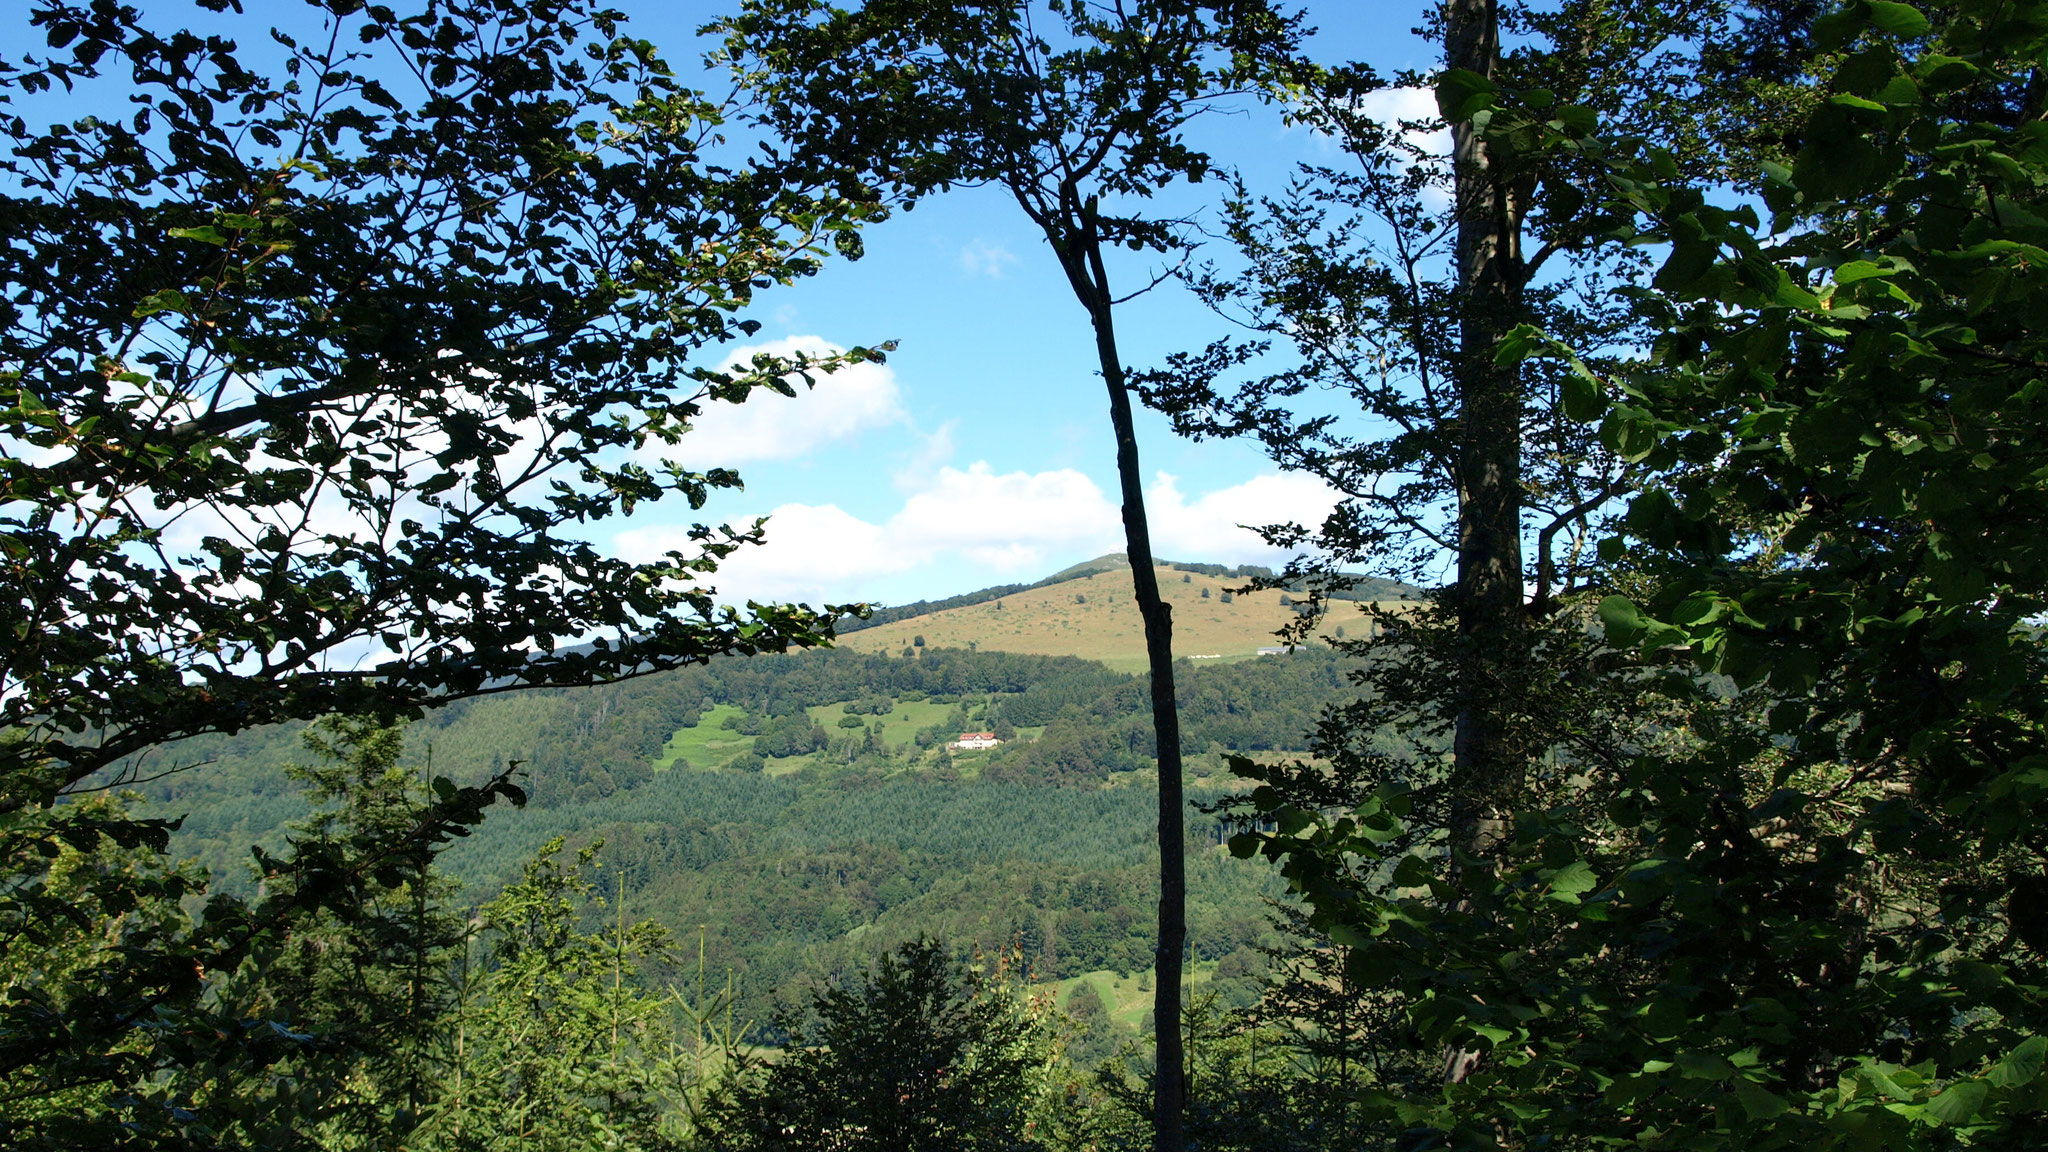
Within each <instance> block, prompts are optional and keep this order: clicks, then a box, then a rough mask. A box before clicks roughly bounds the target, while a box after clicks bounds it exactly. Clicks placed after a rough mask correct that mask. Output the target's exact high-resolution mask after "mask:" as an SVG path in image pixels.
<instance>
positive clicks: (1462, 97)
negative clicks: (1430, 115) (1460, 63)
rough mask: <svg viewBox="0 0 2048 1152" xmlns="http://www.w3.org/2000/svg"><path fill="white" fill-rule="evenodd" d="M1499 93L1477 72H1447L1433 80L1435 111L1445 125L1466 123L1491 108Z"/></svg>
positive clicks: (1455, 69)
mask: <svg viewBox="0 0 2048 1152" xmlns="http://www.w3.org/2000/svg"><path fill="white" fill-rule="evenodd" d="M1499 91H1500V90H1499V89H1498V88H1496V87H1494V83H1493V81H1491V80H1488V79H1487V78H1486V77H1484V76H1481V75H1480V74H1479V73H1477V72H1473V71H1471V70H1470V69H1466V68H1451V69H1447V70H1445V72H1444V74H1443V75H1441V76H1438V77H1437V79H1436V107H1437V111H1438V113H1439V114H1441V115H1442V116H1443V118H1444V120H1445V121H1447V122H1449V123H1452V124H1457V123H1459V122H1461V121H1465V120H1470V119H1471V118H1472V117H1473V116H1474V115H1475V114H1476V113H1478V112H1479V111H1480V110H1481V109H1484V108H1489V107H1492V105H1493V103H1494V99H1495V97H1496V96H1497V95H1498V94H1499Z"/></svg>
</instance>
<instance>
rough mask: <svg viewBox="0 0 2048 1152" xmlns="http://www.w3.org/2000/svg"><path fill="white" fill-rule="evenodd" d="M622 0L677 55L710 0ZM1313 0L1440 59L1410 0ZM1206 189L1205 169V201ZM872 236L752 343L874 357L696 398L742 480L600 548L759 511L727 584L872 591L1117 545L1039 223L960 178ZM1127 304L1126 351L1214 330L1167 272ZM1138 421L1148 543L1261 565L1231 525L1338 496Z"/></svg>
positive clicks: (714, 455)
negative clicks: (802, 382) (757, 389)
mask: <svg viewBox="0 0 2048 1152" xmlns="http://www.w3.org/2000/svg"><path fill="white" fill-rule="evenodd" d="M619 7H620V8H621V9H622V10H624V11H626V12H627V13H628V14H629V16H631V17H632V24H631V26H630V28H629V31H631V32H633V33H634V34H637V35H641V36H644V37H647V38H649V39H651V40H653V41H655V43H657V44H658V45H660V46H661V48H662V50H663V52H664V54H665V55H667V56H669V57H670V58H671V59H672V60H675V61H677V62H678V63H680V62H681V61H682V60H684V59H688V58H691V57H694V56H695V55H696V52H695V50H694V49H693V47H692V45H693V41H694V38H693V36H692V35H691V32H692V30H693V29H694V27H696V26H697V25H698V24H700V23H702V22H703V20H704V19H706V18H708V16H709V15H710V14H711V13H714V12H715V11H716V10H717V6H716V5H712V4H691V5H680V6H678V5H664V4H658V3H649V2H646V0H640V2H634V0H620V2H619ZM1311 7H1312V9H1313V13H1312V20H1313V21H1314V22H1316V23H1318V24H1320V25H1322V26H1323V29H1324V31H1323V33H1322V34H1321V35H1320V36H1319V37H1318V40H1317V41H1316V44H1315V47H1316V50H1317V52H1318V54H1319V55H1321V56H1322V57H1323V58H1325V59H1340V58H1342V59H1364V60H1368V61H1370V62H1372V63H1374V64H1376V65H1379V66H1381V67H1382V68H1387V69H1395V68H1400V67H1428V66H1429V65H1430V63H1431V61H1432V55H1431V51H1430V48H1429V46H1428V45H1427V44H1424V43H1422V42H1421V41H1419V40H1417V39H1416V38H1415V37H1414V36H1412V35H1411V33H1410V29H1411V28H1412V26H1413V25H1415V24H1416V23H1418V22H1419V20H1420V17H1421V9H1420V6H1419V5H1416V4H1386V3H1378V2H1373V3H1355V4H1332V3H1323V4H1316V5H1312V6H1311ZM1416 95H1417V96H1420V94H1416ZM1424 104H1425V106H1426V104H1427V101H1426V98H1425V99H1424ZM1410 114H1411V115H1413V114H1420V113H1419V112H1414V111H1411V112H1410ZM1211 131H1212V132H1213V133H1214V134H1215V137H1216V140H1217V148H1218V154H1219V157H1220V158H1221V159H1223V160H1225V161H1226V162H1228V163H1233V164H1236V165H1239V166H1243V167H1246V168H1249V169H1257V170H1260V171H1265V172H1276V171H1281V170H1283V169H1285V168H1288V167H1291V166H1292V164H1294V163H1295V162H1296V161H1298V160H1305V159H1308V160H1313V159H1327V158H1328V150H1327V146H1325V145H1323V144H1322V143H1321V142H1320V141H1318V140H1316V139H1315V138H1314V137H1313V136H1312V135H1311V134H1309V133H1307V132H1306V131H1303V130H1301V129H1297V128H1289V127H1287V126H1285V125H1283V124H1282V123H1281V122H1280V118H1279V116H1278V115H1277V113H1275V112H1274V111H1272V110H1270V109H1265V110H1261V109H1250V110H1248V111H1247V113H1246V114H1245V115H1243V116H1241V117H1232V118H1230V119H1229V120H1228V121H1223V122H1220V123H1218V124H1216V125H1215V126H1214V127H1212V129H1211ZM1212 191H1220V189H1217V187H1216V186H1215V185H1214V184H1211V185H1207V186H1204V188H1203V189H1198V190H1197V192H1198V193H1199V194H1200V195H1201V196H1202V197H1203V198H1204V199H1206V197H1207V195H1208V194H1209V193H1210V192H1212ZM865 239H866V247H867V256H866V257H865V258H864V259H863V260H861V261H859V262H857V263H845V262H841V263H837V264H834V265H833V266H831V267H829V268H828V269H827V270H826V271H825V272H824V273H823V274H822V275H820V276H818V277H817V278H815V279H814V280H812V281H810V282H808V283H806V284H803V285H801V286H799V287H796V288H794V289H780V290H777V291H774V292H771V293H768V294H766V295H764V296H763V297H762V298H761V301H760V306H759V309H758V311H757V312H756V313H755V316H756V318H758V319H760V320H761V321H763V324H764V327H763V329H762V331H761V333H760V339H759V341H758V343H759V344H760V345H766V346H769V347H771V348H773V349H775V350H789V349H794V348H804V349H807V350H813V351H815V350H818V349H819V348H821V347H825V346H833V347H844V346H847V345H851V344H857V343H858V344H873V343H877V342H880V341H883V340H895V341H898V344H899V347H898V350H897V352H896V353H895V354H894V355H892V356H891V357H890V359H889V362H888V364H887V365H886V366H882V367H863V368H860V369H857V370H853V371H850V372H847V373H842V374H840V375H838V376H834V377H828V378H825V379H824V380H823V382H822V383H821V384H820V386H819V388H818V389H817V390H816V391H815V392H813V393H811V394H808V395H804V396H801V397H799V398H797V399H794V400H788V399H782V398H779V397H773V396H765V397H762V398H758V399H756V400H753V401H750V402H749V403H748V404H746V405H744V406H739V407H736V408H732V409H729V410H726V411H721V412H714V413H711V414H709V415H708V416H707V417H706V418H705V419H704V421H702V423H701V425H700V427H699V429H698V430H697V431H696V432H695V433H693V435H692V437H691V438H690V440H689V441H686V443H685V452H684V455H685V457H686V458H687V459H688V460H689V461H690V462H692V463H701V464H707V465H708V464H714V463H721V464H727V465H731V466H735V467H737V468H738V469H739V470H740V472H741V474H742V475H743V476H744V477H745V479H746V489H745V491H744V492H739V493H727V494H722V495H721V496H719V497H717V498H716V499H715V501H714V503H712V504H711V505H709V506H708V507H707V508H706V509H705V510H704V511H703V512H702V513H699V514H696V515H691V514H690V513H689V511H688V509H686V508H674V509H670V508H667V507H665V506H657V507H656V508H654V509H651V510H643V511H642V512H641V513H639V514H637V515H636V516H635V517H633V518H632V519H631V520H629V521H623V522H618V523H616V525H615V531H613V533H612V534H611V541H610V543H611V546H612V547H613V548H614V549H616V550H617V551H618V552H619V553H620V554H623V555H627V556H633V557H636V558H637V557H649V558H651V557H652V556H655V555H658V554H660V553H661V552H663V551H665V550H666V549H667V548H668V547H671V546H679V544H680V540H681V536H682V533H683V532H684V531H685V530H686V529H687V527H688V523H689V522H690V521H691V520H693V519H700V518H708V519H711V520H714V521H716V520H726V521H729V522H744V521H747V520H750V519H751V518H752V517H754V516H757V515H767V516H769V517H770V521H769V527H768V532H769V541H770V542H769V544H768V545H767V546H765V547H763V548H760V549H754V550H750V551H749V552H748V553H746V554H743V555H742V556H739V557H735V558H734V559H733V560H730V561H728V562H727V564H726V566H725V569H724V571H722V572H721V573H720V577H719V580H718V583H719V587H720V592H721V598H735V599H744V598H761V599H766V598H777V599H799V600H807V601H811V602H819V601H835V602H837V601H849V600H870V601H875V602H881V603H900V602H903V601H907V600H914V599H918V598H923V597H935V596H944V595H949V594H952V593H957V592H962V591H966V590H970V589H973V588H979V587H983V586H986V585H989V584H994V583H1004V582H1010V581H1029V580H1035V579H1038V578H1039V577H1041V576H1044V575H1047V574H1049V573H1051V572H1053V571H1055V570H1057V569H1059V568H1061V567H1064V566H1066V565H1068V564H1071V563H1074V562H1077V561H1079V560H1084V559H1087V558H1089V557H1092V556H1096V555H1100V554H1102V553H1104V552H1108V551H1114V550H1118V549H1120V548H1121V547H1122V536H1121V525H1120V522H1119V520H1118V501H1117V498H1116V475H1115V467H1114V459H1113V444H1112V441H1111V436H1110V432H1109V424H1108V415H1107V406H1106V399H1105V394H1104V391H1103V386H1102V382H1101V379H1100V377H1099V376H1098V375H1097V372H1096V368H1095V359H1094V351H1093V344H1092V339H1093V338H1092V334H1091V332H1090V329H1089V327H1088V324H1087V319H1086V316H1085V314H1084V313H1083V312H1082V311H1081V309H1080V306H1079V305H1078V304H1077V303H1075V301H1074V299H1073V297H1072V295H1071V293H1070V292H1069V290H1068V289H1067V286H1066V284H1065V281H1064V279H1063V278H1062V277H1061V276H1060V274H1059V272H1058V269H1057V267H1056V265H1055V264H1054V262H1053V260H1052V257H1051V254H1050V252H1049V251H1048V250H1047V248H1046V245H1045V243H1044V241H1043V240H1042V239H1041V238H1040V237H1039V236H1038V235H1037V233H1036V231H1035V230H1034V229H1033V228H1032V227H1031V225H1030V224H1029V222H1028V221H1026V220H1025V219H1024V218H1023V217H1022V215H1021V214H1020V213H1019V212H1018V211H1017V210H1016V209H1015V207H1014V205H1013V204H1011V203H1010V202H1009V201H1008V200H1007V198H1006V197H1005V196H1003V195H1002V194H1000V193H998V192H996V191H993V190H989V189H971V190H965V191H959V192H954V193H949V194H946V195H943V196H938V197H933V198H931V199H928V200H926V201H924V202H923V203H921V204H920V205H919V206H918V207H917V209H916V210H915V211H913V212H910V213H907V214H899V215H898V216H897V217H896V218H895V219H893V220H891V221H889V222H887V223H885V224H882V225H880V226H877V227H875V228H873V229H871V230H870V231H869V232H868V233H867V235H866V237H865ZM1218 255H1219V256H1220V255H1221V254H1220V253H1219V254H1218ZM1155 266H1156V260H1155V261H1154V262H1152V263H1147V262H1145V261H1142V260H1137V259H1133V260H1132V261H1130V262H1128V263H1126V265H1125V266H1124V267H1122V268H1121V269H1113V275H1117V276H1118V277H1119V278H1120V280H1121V281H1122V282H1123V283H1126V284H1137V283H1140V282H1142V279H1141V278H1142V277H1144V276H1145V274H1146V273H1147V272H1149V271H1150V270H1151V269H1152V268H1153V267H1155ZM1118 323H1119V329H1120V336H1121V338H1122V343H1123V349H1124V358H1125V360H1126V362H1127V363H1129V364H1133V365H1138V366H1143V365H1147V364H1152V363H1156V362H1158V361H1159V360H1160V359H1161V358H1163V357H1164V356H1165V355H1166V354H1167V353H1168V352H1171V351H1174V350H1177V349H1194V348H1199V347H1201V346H1202V345H1204V344H1206V343H1208V342H1209V341H1210V340H1212V339H1214V338H1216V337H1218V336H1220V335H1224V334H1226V333H1227V331H1228V328H1227V326H1226V325H1225V324H1224V323H1223V322H1222V321H1220V320H1219V319H1218V318H1216V317H1215V316H1213V315H1211V314H1209V313H1208V312H1207V311H1206V310H1205V309H1203V308H1202V307H1201V306H1200V305H1199V304H1197V303H1195V302H1194V301H1193V300H1192V299H1191V298H1190V297H1188V295H1187V294H1186V293H1185V292H1184V291H1182V290H1180V289H1178V288H1177V287H1173V286H1170V285H1169V286H1167V287H1162V288H1161V289H1159V290H1158V291H1156V292H1154V293H1152V294H1151V295H1150V296H1148V297H1146V298H1143V299H1141V300H1139V301H1136V302H1134V303H1132V304H1129V305H1126V306H1125V307H1124V308H1123V310H1122V312H1121V313H1120V315H1119V320H1118ZM1139 442H1140V452H1141V454H1142V458H1143V462H1144V469H1145V473H1146V487H1147V490H1148V504H1149V505H1150V510H1151V514H1152V519H1153V525H1154V528H1153V531H1154V539H1155V545H1154V547H1155V551H1156V552H1157V553H1158V554H1159V555H1161V556H1162V557H1166V558H1171V559H1187V560H1205V561H1215V562H1229V563H1236V562H1246V561H1251V562H1260V563H1272V562H1275V561H1276V560H1279V559H1283V558H1284V556H1283V554H1281V553H1278V552H1276V551H1274V550H1273V549H1271V548H1269V547H1268V546H1266V545H1265V544H1264V543H1263V542H1262V541H1260V540H1259V539H1258V538H1257V537H1256V536H1254V535H1253V534H1252V533H1250V532H1248V531H1246V530H1245V529H1243V528H1240V527H1238V525H1240V524H1245V523H1264V522H1270V521H1272V520H1276V519H1287V518H1310V517H1319V516H1320V514H1321V513H1322V512H1323V511H1324V510H1326V509H1327V508H1328V506H1329V503H1330V499H1331V497H1330V496H1329V494H1328V493H1327V492H1326V491H1325V490H1323V489H1322V488H1321V487H1320V485H1318V484H1316V483H1315V482H1313V481H1311V480H1309V479H1307V478H1305V477H1300V476H1288V475H1282V474H1280V473H1279V472H1278V471H1277V470H1276V469H1275V468H1274V467H1273V466H1272V465H1271V464H1270V463H1269V462H1268V461H1267V460H1266V459H1265V457H1264V455H1263V454H1262V453H1261V452H1260V451H1259V450H1258V449H1257V448H1256V447H1254V446H1251V445H1246V444H1238V443H1214V442H1211V443H1203V444H1194V443H1189V442H1187V441H1183V440H1180V439H1178V438H1176V437H1175V436H1174V435H1173V434H1172V432H1171V430H1170V429H1169V428H1168V427H1167V426H1166V423H1165V421H1164V420H1163V419H1161V418H1158V417H1155V416H1152V415H1151V414H1149V413H1146V414H1144V415H1142V416H1141V419H1140V427H1139Z"/></svg>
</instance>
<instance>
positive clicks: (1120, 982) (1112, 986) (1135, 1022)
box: [1052, 964, 1215, 1035]
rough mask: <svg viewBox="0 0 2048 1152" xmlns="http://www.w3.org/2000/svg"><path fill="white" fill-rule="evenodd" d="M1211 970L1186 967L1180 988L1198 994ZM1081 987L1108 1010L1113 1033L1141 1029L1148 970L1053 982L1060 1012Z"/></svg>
mask: <svg viewBox="0 0 2048 1152" xmlns="http://www.w3.org/2000/svg"><path fill="white" fill-rule="evenodd" d="M1214 969H1215V965H1214V964H1190V965H1188V966H1187V968H1186V969H1185V970H1184V971H1182V973H1181V987H1182V988H1184V989H1188V990H1199V989H1200V987H1201V985H1203V984H1205V983H1207V982H1208V980H1209V976H1210V973H1211V972H1212V971H1213V970H1214ZM1083 985H1086V986H1088V987H1091V988H1093V989H1095V994H1096V995H1097V996H1100V997H1101V998H1102V1006H1103V1007H1104V1008H1106V1009H1108V1010H1109V1020H1110V1023H1111V1024H1113V1025H1115V1026H1116V1029H1117V1031H1119V1032H1122V1033H1126V1034H1129V1035H1136V1034H1137V1033H1139V1032H1140V1031H1142V1030H1143V1029H1144V1025H1145V1016H1146V1014H1147V1013H1149V1012H1151V1011H1152V973H1151V971H1150V970H1145V971H1140V972H1133V973H1131V974H1129V975H1128V976H1127V975H1125V974H1123V973H1121V972H1111V971H1108V970H1107V969H1105V970H1103V971H1099V972H1084V973H1082V974H1081V975H1079V976H1070V977H1068V978H1067V979H1065V980H1059V981H1055V982H1054V983H1053V985H1052V987H1053V989H1054V1001H1053V1002H1054V1003H1055V1004H1057V1005H1058V1006H1059V1009H1060V1011H1062V1012H1064V1011H1066V1010H1067V1005H1068V1004H1069V1003H1070V1002H1071V1001H1072V1000H1073V998H1074V994H1075V993H1076V992H1079V991H1080V990H1081V988H1082V986H1083Z"/></svg>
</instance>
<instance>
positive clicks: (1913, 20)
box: [1870, 0, 1932, 37]
mask: <svg viewBox="0 0 2048 1152" xmlns="http://www.w3.org/2000/svg"><path fill="white" fill-rule="evenodd" d="M1870 25H1871V27H1873V28H1876V29H1877V30H1878V31H1880V32H1883V33H1886V34H1887V35H1891V36H1899V37H1914V36H1925V35H1927V31H1928V29H1929V28H1930V27H1932V25H1930V24H1929V23H1928V21H1927V17H1926V15H1925V14H1924V13H1922V12H1921V11H1920V10H1919V9H1918V8H1915V7H1913V6H1912V5H1910V4H1900V3H1897V2H1896V0H1870Z"/></svg>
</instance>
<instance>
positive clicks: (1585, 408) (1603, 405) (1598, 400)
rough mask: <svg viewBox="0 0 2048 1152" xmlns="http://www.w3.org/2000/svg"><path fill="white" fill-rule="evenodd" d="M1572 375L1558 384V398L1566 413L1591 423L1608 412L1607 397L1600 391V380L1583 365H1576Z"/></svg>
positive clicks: (1582, 421) (1574, 418) (1583, 422)
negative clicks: (1584, 369)
mask: <svg viewBox="0 0 2048 1152" xmlns="http://www.w3.org/2000/svg"><path fill="white" fill-rule="evenodd" d="M1574 369H1575V370H1574V371H1573V372H1572V374H1571V375H1569V376H1566V377H1565V378H1564V380H1563V381H1562V382H1561V383H1560V384H1559V385H1558V400H1559V401H1560V403H1561V404H1562V406H1563V408H1564V414H1565V415H1566V416H1568V417H1570V418H1571V419H1573V420H1577V421H1579V422H1580V423H1582V424H1591V423H1592V422H1593V421H1595V420H1598V419H1599V418H1600V417H1601V416H1603V415H1606V413H1607V397H1606V396H1604V395H1602V394H1601V392H1600V385H1599V382H1598V381H1596V380H1594V379H1593V377H1592V374H1591V373H1590V372H1587V371H1583V370H1582V369H1583V365H1575V366H1574Z"/></svg>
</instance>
